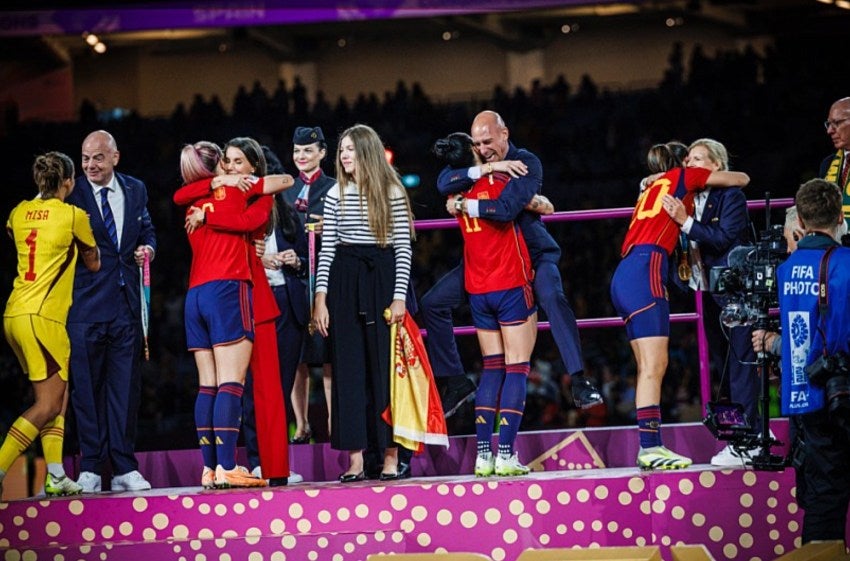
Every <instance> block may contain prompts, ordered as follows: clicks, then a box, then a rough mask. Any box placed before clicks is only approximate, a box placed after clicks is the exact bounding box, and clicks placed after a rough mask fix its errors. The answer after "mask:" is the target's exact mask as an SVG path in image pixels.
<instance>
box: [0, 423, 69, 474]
mask: <svg viewBox="0 0 850 561" xmlns="http://www.w3.org/2000/svg"><path fill="white" fill-rule="evenodd" d="M63 426H64V419H63ZM63 430H64V429H63ZM36 436H38V429H37V428H35V425H33V424H32V423H30V422H29V421H27V420H26V419H25V418H23V417H18V418H17V419H15V422H14V423H12V426H11V428H9V434H7V435H6V439H5V440H4V441H3V445H2V446H0V471H3V472H7V471H9V468H10V467H11V466H12V462H14V461H15V460H16V459H17V457H18V456H20V455H21V454H22V453H23V452H24V450H26V449H27V448H29V445H30V444H32V441H33V440H35V437H36ZM59 455H60V457H61V455H62V452H61V444H60V452H59Z"/></svg>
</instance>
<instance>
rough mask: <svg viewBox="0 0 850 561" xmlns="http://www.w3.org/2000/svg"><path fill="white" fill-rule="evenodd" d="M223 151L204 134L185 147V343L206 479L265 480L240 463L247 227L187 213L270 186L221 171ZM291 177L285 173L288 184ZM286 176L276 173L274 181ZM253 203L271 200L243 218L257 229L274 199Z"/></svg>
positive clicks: (209, 210) (241, 207)
mask: <svg viewBox="0 0 850 561" xmlns="http://www.w3.org/2000/svg"><path fill="white" fill-rule="evenodd" d="M221 159H222V153H221V149H220V148H218V146H216V145H215V144H212V143H209V142H199V143H196V144H195V145H194V146H187V147H185V148H184V149H183V152H182V154H181V172H182V175H183V178H184V181H185V182H186V183H187V185H185V186H184V187H182V188H181V189H179V190H178V191H177V192H176V193H175V195H174V201H175V203H177V204H180V205H186V204H189V203H194V207H193V209H191V210H190V211H189V213H188V216H187V231H188V232H189V242H190V245H191V246H192V251H193V258H192V268H191V272H190V277H189V292H188V293H187V295H186V313H185V314H186V318H185V320H186V339H187V345H188V347H189V348H190V349H191V350H193V352H194V355H195V362H196V364H197V367H198V376H199V386H200V387H199V394H198V398H197V401H196V404H195V421H196V425H197V430H198V440H199V443H200V446H201V453H202V456H203V459H204V471H203V474H202V476H201V482H202V485H203V486H205V487H212V486H222V487H226V486H239V487H253V486H262V485H265V481H264V480H262V479H260V478H257V477H253V476H252V475H251V474H250V473H248V472H247V470H246V469H245V468H243V467H241V466H237V465H236V440H237V438H238V435H239V423H240V417H241V410H242V406H241V403H242V391H243V385H244V381H245V374H246V371H247V368H248V364H249V361H250V358H251V352H252V349H253V343H252V340H253V337H254V332H253V329H254V326H253V319H254V318H253V315H252V302H251V285H252V283H253V280H252V275H251V267H250V257H251V254H252V251H253V250H252V249H251V248H250V247H249V244H248V241H247V238H246V234H245V233H241V232H226V231H219V230H214V229H212V228H206V227H201V228H197V229H196V228H194V226H193V225H192V223H191V221H190V218H191V217H192V216H195V215H198V214H200V215H201V216H202V218H201V220H203V218H204V217H205V216H206V215H207V214H209V215H213V214H219V213H220V214H231V215H238V214H242V213H244V211H245V208H246V204H247V200H248V199H249V198H252V197H257V196H260V195H262V194H263V190H264V187H270V186H269V185H267V183H268V181H264V180H263V179H262V178H261V179H257V178H254V177H250V176H236V175H233V176H221V175H218V176H216V175H217V174H220V173H221V172H222V167H221ZM286 177H288V176H286ZM291 180H292V178H291V177H288V181H289V184H288V185H287V186H291ZM284 181H285V180H282V179H279V178H278V179H277V180H276V181H275V182H276V183H281V184H283V182H284ZM239 182H242V184H243V185H244V184H245V183H246V182H247V183H248V184H249V188H248V189H247V191H245V192H243V191H242V190H239V189H228V188H225V185H236V184H237V183H239ZM278 187H281V188H283V187H282V186H281V185H279V186H278ZM210 188H212V192H210ZM278 190H280V189H278ZM256 204H266V208H265V213H258V216H257V218H256V220H255V223H251V224H246V225H245V228H246V231H253V230H256V229H257V228H259V227H260V226H262V224H263V223H264V222H265V221H266V220H267V218H268V212H269V210H270V206H271V200H270V199H269V198H268V197H263V198H261V199H260V200H259V201H258V202H257V203H256Z"/></svg>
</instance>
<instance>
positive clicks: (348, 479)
mask: <svg viewBox="0 0 850 561" xmlns="http://www.w3.org/2000/svg"><path fill="white" fill-rule="evenodd" d="M364 479H366V472H363V471H361V472H360V473H343V474H342V475H340V476H339V482H340V483H354V482H355V481H363V480H364Z"/></svg>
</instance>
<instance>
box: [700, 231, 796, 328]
mask: <svg viewBox="0 0 850 561" xmlns="http://www.w3.org/2000/svg"><path fill="white" fill-rule="evenodd" d="M782 229H783V228H782V226H781V225H775V226H773V227H769V228H768V229H767V230H765V231H764V232H762V235H761V239H760V240H759V241H758V242H756V243H755V244H753V245H742V246H738V247H736V248H734V249H732V251H730V252H729V258H728V263H729V265H728V266H727V267H713V268H712V269H711V271H710V274H709V282H708V284H709V290H710V291H711V293H712V294H716V295H725V296H727V297H728V302H727V303H726V305H725V306H724V307H723V310H722V312H721V314H720V320H721V321H722V322H723V325H725V326H726V327H736V326H739V325H753V326H755V327H756V328H757V329H766V328H767V317H768V312H769V310H770V308H771V307H776V306H778V305H779V299H778V294H777V289H778V287H777V285H776V268H777V267H778V266H779V265H780V264H781V263H782V262H783V261H784V260H785V258H786V257H787V256H788V251H787V248H788V246H787V243H786V241H785V236H784V235H783V231H782Z"/></svg>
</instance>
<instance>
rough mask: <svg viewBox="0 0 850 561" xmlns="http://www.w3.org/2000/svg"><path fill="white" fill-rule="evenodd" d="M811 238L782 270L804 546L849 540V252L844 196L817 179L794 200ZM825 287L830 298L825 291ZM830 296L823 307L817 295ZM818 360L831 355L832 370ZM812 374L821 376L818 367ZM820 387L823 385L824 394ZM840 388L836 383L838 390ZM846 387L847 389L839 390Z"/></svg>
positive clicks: (788, 408)
mask: <svg viewBox="0 0 850 561" xmlns="http://www.w3.org/2000/svg"><path fill="white" fill-rule="evenodd" d="M796 203H797V213H798V220H799V223H800V226H801V227H802V228H803V229H804V231H805V233H806V235H805V236H804V237H803V238H802V239H800V240H799V242H798V244H797V251H795V252H794V253H793V254H792V255H791V256H790V257H789V258H788V260H787V261H786V262H785V263H783V264H782V265H780V267H779V269H778V275H777V276H778V286H779V307H780V311H781V314H780V316H781V326H782V339H781V341H782V345H781V355H782V413H783V414H787V415H790V416H791V424H792V431H793V433H794V434H795V442H794V451H793V463H794V467H795V468H796V470H797V500H798V502H799V504H800V506H801V507H802V508H803V509H804V517H803V535H802V541H803V543H804V544H805V543H808V542H810V541H812V540H837V539H844V532H845V527H846V522H847V506H848V502H850V470H848V469H847V466H848V465H850V432H848V428H847V420H848V413H847V405H848V404H847V403H846V402H847V400H848V396H847V393H846V391H843V390H846V388H847V376H846V375H847V371H846V369H845V368H843V367H844V366H846V365H845V364H843V363H841V364H837V363H838V362H839V361H837V360H836V358H837V357H836V355H839V353H846V352H848V350H850V349H848V342H850V322H848V321H847V317H848V314H850V249H847V248H844V247H840V246H839V244H838V242H836V241H835V238H834V235H835V232H836V228H837V227H838V226H839V223H841V222H843V214H842V207H841V192H840V191H839V189H838V187H837V186H836V185H835V184H834V183H830V182H827V181H824V180H822V179H813V180H811V181H809V182H807V183H805V184H803V185H802V186H801V187H800V189H799V191H798V192H797V196H796ZM821 284H822V285H824V287H825V288H826V290H825V292H823V291H822V287H820V286H819V285H821ZM819 293H823V294H824V296H825V298H824V299H823V301H820V299H819V297H818V294H819ZM821 357H830V361H827V364H828V367H827V368H819V370H820V372H819V373H817V374H818V375H817V376H816V377H813V378H812V379H810V377H809V376H811V375H814V374H815V372H814V371H813V369H812V368H807V367H809V366H810V365H812V364H813V363H815V362H818V365H819V366H820V365H822V364H824V361H823V359H822V358H821ZM814 370H818V368H815V369H814ZM815 382H818V383H819V384H820V385H821V386H822V385H826V386H827V389H826V390H824V389H823V388H822V387H819V385H817V384H816V383H815ZM836 383H837V384H838V386H840V387H837V386H836ZM841 388H843V390H842V389H841Z"/></svg>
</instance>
